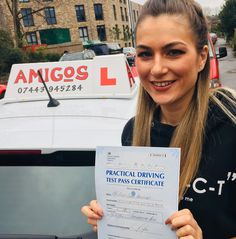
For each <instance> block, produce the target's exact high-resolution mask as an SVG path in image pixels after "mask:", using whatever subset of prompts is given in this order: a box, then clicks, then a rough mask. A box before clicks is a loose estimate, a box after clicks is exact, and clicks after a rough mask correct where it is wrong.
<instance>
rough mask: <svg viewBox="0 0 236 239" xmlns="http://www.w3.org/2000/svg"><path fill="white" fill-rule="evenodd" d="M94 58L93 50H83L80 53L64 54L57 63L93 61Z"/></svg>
mask: <svg viewBox="0 0 236 239" xmlns="http://www.w3.org/2000/svg"><path fill="white" fill-rule="evenodd" d="M95 56H96V54H95V52H94V51H93V50H84V51H82V52H72V53H69V52H68V53H64V54H63V55H62V56H61V58H60V59H59V61H76V60H88V59H93V58H94V57H95Z"/></svg>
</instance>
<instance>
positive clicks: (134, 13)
mask: <svg viewBox="0 0 236 239" xmlns="http://www.w3.org/2000/svg"><path fill="white" fill-rule="evenodd" d="M133 15H134V22H136V12H135V10H133Z"/></svg>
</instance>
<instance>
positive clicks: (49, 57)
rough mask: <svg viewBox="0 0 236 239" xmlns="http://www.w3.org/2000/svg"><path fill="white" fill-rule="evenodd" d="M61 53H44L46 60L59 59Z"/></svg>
mask: <svg viewBox="0 0 236 239" xmlns="http://www.w3.org/2000/svg"><path fill="white" fill-rule="evenodd" d="M60 57H61V55H60V54H57V53H48V54H46V55H45V59H46V61H59V59H60Z"/></svg>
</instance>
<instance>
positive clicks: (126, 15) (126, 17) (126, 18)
mask: <svg viewBox="0 0 236 239" xmlns="http://www.w3.org/2000/svg"><path fill="white" fill-rule="evenodd" d="M125 20H126V22H128V20H129V19H128V14H127V9H126V8H125Z"/></svg>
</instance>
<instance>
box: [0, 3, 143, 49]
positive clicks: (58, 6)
mask: <svg viewBox="0 0 236 239" xmlns="http://www.w3.org/2000/svg"><path fill="white" fill-rule="evenodd" d="M7 1H8V2H11V1H10V0H2V1H1V2H0V27H2V28H4V29H7V30H9V31H10V32H11V33H12V36H13V38H14V24H13V20H12V19H13V17H12V15H11V13H10V11H9V8H8V7H7V4H6V2H7ZM15 1H16V2H17V11H18V12H19V17H20V23H21V26H22V30H23V33H24V45H36V44H46V45H47V50H48V51H51V52H59V53H62V52H64V51H65V50H68V51H80V50H82V49H83V42H86V41H105V42H117V43H119V44H120V46H121V47H124V46H131V45H133V39H132V34H131V32H132V31H133V29H134V26H135V23H136V21H137V17H138V14H139V12H140V9H141V5H139V4H137V3H134V2H131V1H130V0H69V1H68V0H15Z"/></svg>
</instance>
